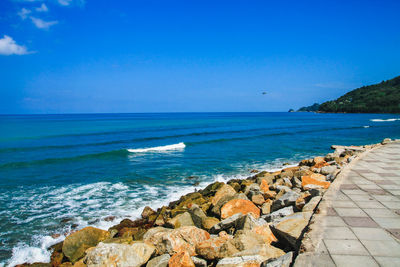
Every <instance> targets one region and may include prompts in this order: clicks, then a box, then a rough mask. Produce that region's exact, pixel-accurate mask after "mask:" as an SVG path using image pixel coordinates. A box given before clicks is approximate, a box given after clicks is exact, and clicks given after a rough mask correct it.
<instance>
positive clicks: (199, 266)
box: [192, 256, 207, 267]
mask: <svg viewBox="0 0 400 267" xmlns="http://www.w3.org/2000/svg"><path fill="white" fill-rule="evenodd" d="M192 261H193V263H194V265H195V266H196V267H207V261H206V260H203V259H200V258H197V257H195V256H192Z"/></svg>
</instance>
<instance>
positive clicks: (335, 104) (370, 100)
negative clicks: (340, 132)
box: [319, 76, 400, 113]
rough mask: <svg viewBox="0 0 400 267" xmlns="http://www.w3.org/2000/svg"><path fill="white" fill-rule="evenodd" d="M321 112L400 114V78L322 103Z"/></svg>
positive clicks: (362, 88)
mask: <svg viewBox="0 0 400 267" xmlns="http://www.w3.org/2000/svg"><path fill="white" fill-rule="evenodd" d="M319 111H320V112H346V113H400V76H398V77H395V78H393V79H391V80H387V81H383V82H381V83H378V84H373V85H368V86H363V87H361V88H358V89H355V90H353V91H350V92H348V93H347V94H345V95H343V96H341V97H339V98H338V99H336V100H333V101H327V102H325V103H322V104H321V105H320V107H319Z"/></svg>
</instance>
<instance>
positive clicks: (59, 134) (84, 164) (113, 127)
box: [0, 113, 400, 265]
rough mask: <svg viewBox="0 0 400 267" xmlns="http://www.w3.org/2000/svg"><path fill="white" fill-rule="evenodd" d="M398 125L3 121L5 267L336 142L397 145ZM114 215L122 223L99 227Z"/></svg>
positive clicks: (245, 119)
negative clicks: (72, 236)
mask: <svg viewBox="0 0 400 267" xmlns="http://www.w3.org/2000/svg"><path fill="white" fill-rule="evenodd" d="M397 118H399V115H390V114H386V115H382V114H315V113H174V114H172V113H171V114H93V115H29V116H28V115H27V116H16V115H15V116H6V115H2V116H0V262H3V263H4V264H6V265H15V264H17V263H22V262H24V261H26V260H28V259H31V260H33V261H47V260H48V259H49V258H48V257H49V252H48V251H47V250H46V248H47V247H48V246H49V245H51V244H54V243H56V242H58V241H60V240H62V238H63V237H62V236H61V237H56V238H52V237H51V235H52V234H56V233H64V232H66V231H69V230H70V229H71V227H77V228H82V227H84V226H87V225H95V226H97V227H101V228H107V227H109V226H110V225H112V224H115V223H117V222H118V220H119V219H120V218H123V217H133V218H135V217H136V216H138V215H139V214H140V213H141V210H142V208H143V207H144V206H145V205H151V206H153V207H160V206H161V205H163V204H166V203H168V202H169V201H171V200H176V199H177V198H178V197H179V196H180V195H182V194H184V193H186V192H189V191H192V190H194V189H195V188H200V187H203V186H205V185H206V184H207V183H209V182H212V181H215V180H227V179H230V178H233V177H246V176H248V175H249V174H250V170H251V169H258V170H264V169H274V168H280V167H282V164H283V163H285V162H289V163H295V162H296V161H298V160H300V159H303V158H306V157H310V156H315V155H322V154H326V153H328V152H329V151H330V145H331V144H342V145H351V144H354V145H361V144H367V143H376V142H379V141H381V140H382V139H383V138H385V137H391V138H400V120H397ZM393 119H394V120H393ZM180 143H183V144H184V145H183V144H180ZM177 144H179V145H177ZM167 145H174V146H172V147H165V146H167ZM154 147H157V148H155V150H150V151H146V150H144V151H143V150H142V152H138V151H139V150H135V149H140V148H154ZM128 149H134V152H129V151H128ZM135 151H136V152H135ZM109 215H113V216H117V219H116V220H115V221H114V222H106V221H104V220H102V219H103V218H105V217H106V216H109Z"/></svg>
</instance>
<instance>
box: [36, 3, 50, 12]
mask: <svg viewBox="0 0 400 267" xmlns="http://www.w3.org/2000/svg"><path fill="white" fill-rule="evenodd" d="M35 9H36V11H37V12H47V11H49V9H48V8H47V6H46V5H45V4H44V3H42V5H41V6H40V7H37V8H35Z"/></svg>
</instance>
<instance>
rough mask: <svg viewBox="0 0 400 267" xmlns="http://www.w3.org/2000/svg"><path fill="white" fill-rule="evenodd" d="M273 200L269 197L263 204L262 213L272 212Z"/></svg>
mask: <svg viewBox="0 0 400 267" xmlns="http://www.w3.org/2000/svg"><path fill="white" fill-rule="evenodd" d="M271 206H272V200H271V199H267V200H266V201H265V203H264V204H262V206H261V213H262V214H264V215H265V214H269V213H270V212H271Z"/></svg>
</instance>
